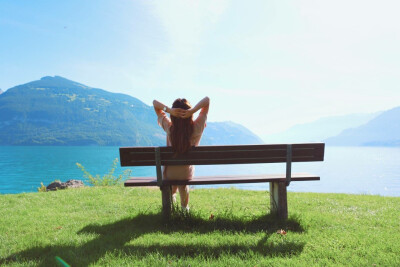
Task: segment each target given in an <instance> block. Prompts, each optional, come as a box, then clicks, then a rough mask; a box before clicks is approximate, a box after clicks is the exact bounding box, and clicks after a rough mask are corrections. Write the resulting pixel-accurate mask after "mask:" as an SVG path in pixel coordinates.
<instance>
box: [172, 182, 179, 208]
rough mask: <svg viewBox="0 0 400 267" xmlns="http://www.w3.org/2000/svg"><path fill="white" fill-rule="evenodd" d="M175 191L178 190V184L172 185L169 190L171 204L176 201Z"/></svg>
mask: <svg viewBox="0 0 400 267" xmlns="http://www.w3.org/2000/svg"><path fill="white" fill-rule="evenodd" d="M176 191H178V186H176V185H173V186H172V190H171V195H172V203H173V204H174V203H175V202H176Z"/></svg>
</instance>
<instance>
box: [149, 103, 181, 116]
mask: <svg viewBox="0 0 400 267" xmlns="http://www.w3.org/2000/svg"><path fill="white" fill-rule="evenodd" d="M153 107H154V110H155V112H156V113H157V116H158V115H161V114H163V113H164V108H166V112H167V113H169V114H171V115H172V116H175V117H182V115H183V111H184V110H183V109H180V108H169V107H168V106H167V105H164V104H163V103H161V102H159V101H157V100H153Z"/></svg>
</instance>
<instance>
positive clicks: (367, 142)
mask: <svg viewBox="0 0 400 267" xmlns="http://www.w3.org/2000/svg"><path fill="white" fill-rule="evenodd" d="M325 142H326V143H327V144H328V145H340V146H400V107H396V108H393V109H391V110H388V111H385V112H383V113H381V114H380V115H379V116H377V117H376V118H374V119H372V120H371V121H369V122H368V123H366V124H364V125H361V126H359V127H355V128H352V129H347V130H344V131H343V132H342V133H340V134H339V135H337V136H335V137H331V138H328V139H326V140H325Z"/></svg>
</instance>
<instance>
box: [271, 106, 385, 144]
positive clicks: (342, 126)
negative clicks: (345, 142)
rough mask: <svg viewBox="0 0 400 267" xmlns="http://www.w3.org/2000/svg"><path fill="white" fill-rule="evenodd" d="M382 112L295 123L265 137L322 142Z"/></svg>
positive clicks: (277, 139)
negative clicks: (284, 129)
mask: <svg viewBox="0 0 400 267" xmlns="http://www.w3.org/2000/svg"><path fill="white" fill-rule="evenodd" d="M380 114H382V112H376V113H369V114H348V115H341V116H331V117H324V118H320V119H318V120H315V121H312V122H309V123H304V124H297V125H294V126H292V127H291V128H289V129H287V130H286V131H283V132H280V133H277V134H270V135H266V136H264V138H263V139H264V141H265V142H266V143H299V142H321V141H323V140H325V139H327V138H330V137H333V136H336V135H338V134H340V133H341V132H342V131H344V130H346V129H349V128H354V127H358V126H361V125H363V124H365V123H367V122H368V121H370V120H372V119H373V118H375V117H377V116H379V115H380Z"/></svg>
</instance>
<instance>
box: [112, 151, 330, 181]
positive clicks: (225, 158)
mask: <svg viewBox="0 0 400 267" xmlns="http://www.w3.org/2000/svg"><path fill="white" fill-rule="evenodd" d="M324 150H325V144H324V143H307V144H288V145H286V144H279V145H236V146H198V147H193V148H192V149H191V150H190V151H188V152H187V153H185V154H183V155H175V153H174V152H173V150H172V148H171V147H121V148H120V149H119V153H120V161H121V166H123V167H125V166H156V168H157V180H158V185H159V186H162V174H161V166H168V165H214V164H249V163H279V162H286V184H287V185H289V183H290V179H291V168H292V167H291V166H292V165H291V164H292V162H308V161H323V160H324Z"/></svg>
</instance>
